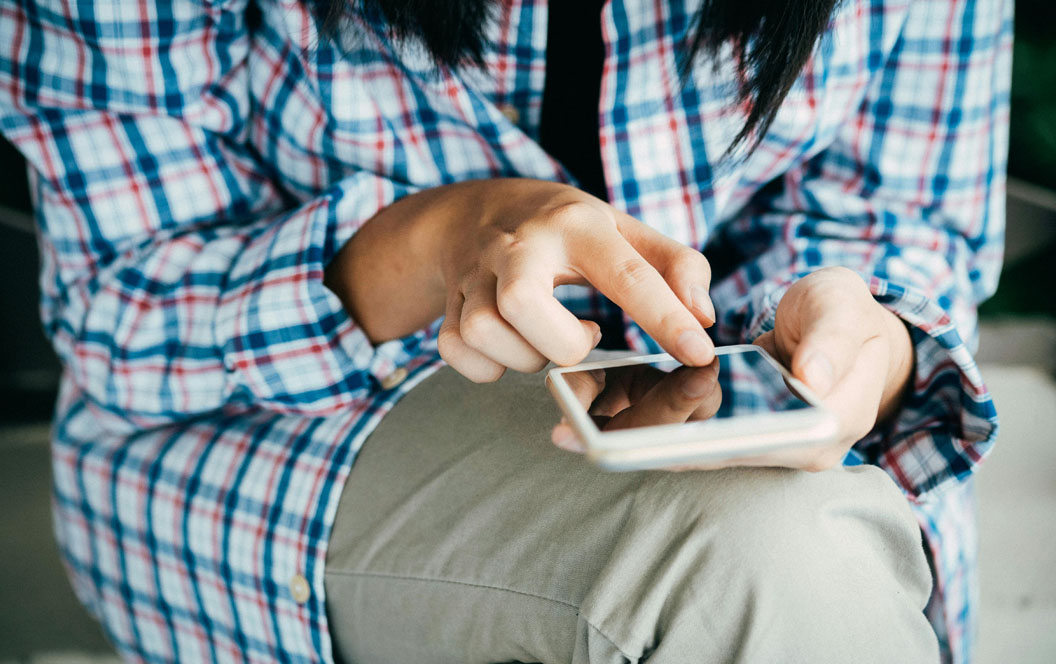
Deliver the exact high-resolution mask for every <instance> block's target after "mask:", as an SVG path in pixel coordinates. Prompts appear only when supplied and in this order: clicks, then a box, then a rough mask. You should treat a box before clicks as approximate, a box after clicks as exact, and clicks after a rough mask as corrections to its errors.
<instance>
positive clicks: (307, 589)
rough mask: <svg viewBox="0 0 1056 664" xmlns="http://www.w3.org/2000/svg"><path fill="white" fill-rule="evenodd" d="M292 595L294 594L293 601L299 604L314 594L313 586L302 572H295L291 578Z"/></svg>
mask: <svg viewBox="0 0 1056 664" xmlns="http://www.w3.org/2000/svg"><path fill="white" fill-rule="evenodd" d="M290 595H292V596H293V601H295V602H297V603H298V604H304V603H305V602H307V601H308V598H309V597H311V596H312V587H311V586H309V585H308V579H306V578H304V577H303V576H301V575H300V574H295V575H294V576H293V578H292V579H290Z"/></svg>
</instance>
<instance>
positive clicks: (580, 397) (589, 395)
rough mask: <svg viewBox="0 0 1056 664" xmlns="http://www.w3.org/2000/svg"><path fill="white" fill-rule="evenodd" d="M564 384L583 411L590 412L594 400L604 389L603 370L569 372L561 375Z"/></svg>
mask: <svg viewBox="0 0 1056 664" xmlns="http://www.w3.org/2000/svg"><path fill="white" fill-rule="evenodd" d="M563 376H564V378H565V383H566V384H567V385H568V387H569V388H570V389H571V390H572V394H573V395H575V397H576V401H578V402H579V405H580V406H582V407H583V410H590V405H591V404H592V403H594V399H596V398H597V396H598V394H600V393H601V391H602V390H604V389H605V370H604V369H594V370H593V371H570V372H567V373H565V374H563Z"/></svg>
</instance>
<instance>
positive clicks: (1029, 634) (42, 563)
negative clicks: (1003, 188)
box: [0, 0, 1056, 664]
mask: <svg viewBox="0 0 1056 664" xmlns="http://www.w3.org/2000/svg"><path fill="white" fill-rule="evenodd" d="M1054 25H1056V3H1051V2H1050V1H1049V0H1019V2H1018V3H1017V16H1016V46H1015V65H1014V74H1013V94H1012V96H1013V105H1012V131H1011V152H1010V156H1009V168H1010V176H1011V180H1010V183H1009V187H1008V236H1007V243H1006V253H1005V268H1004V272H1003V273H1002V278H1001V284H1000V287H999V289H998V292H997V294H996V295H995V296H994V297H993V298H992V299H991V300H990V301H988V302H987V303H986V304H984V305H983V307H982V310H981V314H982V337H981V344H980V349H979V352H978V359H979V361H980V363H981V365H982V370H983V376H984V377H985V378H986V381H987V384H988V385H989V387H990V389H991V390H992V392H993V394H994V397H995V399H996V401H997V408H998V412H999V413H1000V415H1001V421H1002V430H1001V438H1000V442H999V444H998V445H997V447H996V449H995V452H994V453H993V455H992V456H991V457H990V458H989V459H988V460H987V462H986V463H985V464H984V466H983V468H982V469H981V471H980V473H979V475H978V483H979V491H980V504H981V553H980V556H981V565H982V591H983V604H982V627H981V633H980V649H979V659H978V661H979V662H981V663H982V664H997V663H1004V662H1017V663H1020V664H1028V663H1033V662H1037V663H1044V664H1051V663H1052V662H1056V629H1054V628H1056V577H1054V575H1053V574H1052V570H1054V569H1056V444H1054V443H1056V39H1054V37H1056V33H1054V31H1053V26H1054ZM0 173H3V174H5V175H4V176H3V177H0V284H3V287H2V288H0V311H2V312H3V316H2V319H3V321H4V324H3V325H0V561H3V564H2V565H0V598H3V601H2V602H0V664H14V663H15V662H19V663H30V662H32V663H33V664H76V663H82V662H83V663H88V662H97V663H99V664H102V663H103V662H111V661H113V660H112V658H113V655H112V651H111V649H110V648H109V647H108V645H107V643H106V641H105V639H104V638H103V637H102V633H101V631H100V629H99V627H98V626H97V625H96V624H95V623H94V622H93V621H92V620H91V619H90V618H89V617H88V616H87V614H86V613H85V612H84V611H83V610H82V609H81V607H80V606H79V605H78V604H77V602H76V600H75V599H74V597H73V593H72V591H71V590H70V588H69V585H68V584H67V581H66V577H65V574H64V572H63V570H62V567H61V564H60V562H59V558H58V553H57V551H56V547H55V544H54V543H53V541H52V536H51V516H50V513H49V492H50V481H51V480H50V471H49V461H48V443H47V437H48V418H49V415H50V412H51V408H52V404H53V402H54V399H55V389H56V385H57V381H58V376H59V366H58V363H57V362H56V360H55V358H54V356H53V354H52V352H51V349H50V347H49V346H48V344H47V342H46V341H45V340H44V337H43V334H42V331H41V326H40V323H39V318H38V313H37V299H38V290H37V283H36V279H37V247H36V240H35V237H34V235H33V225H32V220H31V212H30V202H29V195H28V193H27V184H26V179H25V171H24V166H23V165H22V162H21V159H20V158H19V156H18V154H17V152H15V150H14V149H13V148H12V147H11V146H10V145H9V144H7V143H6V142H3V143H0Z"/></svg>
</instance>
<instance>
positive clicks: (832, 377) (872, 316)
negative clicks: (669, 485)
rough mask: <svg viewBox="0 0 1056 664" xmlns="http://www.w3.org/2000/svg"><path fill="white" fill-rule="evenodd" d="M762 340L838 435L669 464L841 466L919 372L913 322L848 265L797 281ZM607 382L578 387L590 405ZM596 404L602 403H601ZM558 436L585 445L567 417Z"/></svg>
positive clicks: (574, 447) (563, 443)
mask: <svg viewBox="0 0 1056 664" xmlns="http://www.w3.org/2000/svg"><path fill="white" fill-rule="evenodd" d="M755 343H756V344H758V345H759V346H762V347H763V348H764V349H765V350H766V351H767V352H769V353H770V354H771V355H772V356H773V357H774V358H776V359H777V360H778V361H780V362H781V363H782V364H784V365H785V366H786V367H787V368H788V369H789V371H791V372H792V374H793V375H794V376H795V377H796V378H799V379H800V380H802V381H803V382H804V383H806V384H807V385H808V386H809V387H810V388H811V389H812V390H813V391H814V392H815V394H816V395H817V396H818V397H819V398H820V399H821V401H822V403H823V404H824V405H825V406H826V407H827V408H828V409H829V410H830V411H832V412H833V413H834V414H835V415H836V417H837V419H838V421H839V435H838V437H837V439H836V440H835V441H834V442H833V443H831V444H830V445H827V446H822V447H811V448H805V449H797V450H786V451H781V452H774V453H771V454H764V455H761V456H755V457H749V458H742V459H733V460H728V461H723V462H720V463H715V464H699V465H692V466H679V467H677V468H669V469H668V470H712V469H717V468H725V467H732V466H783V467H788V468H799V469H803V470H810V471H820V470H825V469H828V468H832V467H834V466H837V465H839V464H840V463H841V462H842V461H843V458H844V456H846V454H847V452H848V450H850V448H851V446H852V445H854V443H856V442H857V441H858V440H860V439H861V438H863V437H864V436H865V435H866V434H868V433H869V432H870V431H871V430H872V429H873V427H874V426H875V425H876V422H877V421H878V420H881V421H882V420H884V419H887V418H888V417H890V416H891V415H892V414H893V413H894V412H895V411H896V410H897V409H898V407H899V402H900V400H901V397H902V395H903V393H904V392H905V390H906V388H907V386H908V384H909V380H910V376H911V375H912V371H913V346H912V343H911V341H910V338H909V331H908V330H907V329H906V326H905V324H903V323H902V321H901V320H900V319H899V318H898V317H897V316H895V315H894V314H892V313H891V312H889V311H888V310H887V309H885V308H884V307H883V306H881V305H880V304H878V303H877V302H876V300H874V299H873V297H872V295H871V294H870V292H869V289H868V287H867V286H866V284H865V282H864V281H862V279H861V277H859V276H858V275H857V274H856V273H854V272H852V271H850V270H847V269H844V268H825V269H822V270H818V271H817V272H814V273H812V274H810V275H808V276H806V277H804V278H803V279H800V280H799V281H798V282H796V283H795V284H793V285H792V287H791V288H789V289H788V291H787V292H786V293H785V295H784V297H783V298H782V299H781V302H780V303H779V304H778V309H777V318H776V320H775V323H774V330H773V331H771V332H767V333H766V334H763V335H762V336H760V337H759V338H758V339H756V342H755ZM603 388H604V389H605V391H608V388H607V387H606V386H605V385H604V383H600V384H599V385H598V386H596V387H594V388H593V391H592V390H591V386H590V385H588V384H584V385H581V386H579V388H578V389H574V390H573V391H574V392H576V394H577V396H580V400H581V402H582V403H584V407H588V406H589V405H590V404H591V403H594V395H595V394H598V393H599V392H602V389H603ZM599 401H601V399H599ZM715 407H716V408H718V405H717V404H716V406H715ZM593 408H594V409H597V408H598V406H597V404H596V403H595V404H594V406H593ZM592 412H593V410H592ZM551 438H552V440H553V442H554V444H556V445H558V446H559V447H562V448H564V449H568V450H570V451H575V452H582V451H584V450H583V445H582V443H581V442H580V441H579V440H578V438H577V437H576V436H575V434H574V432H573V430H572V428H571V427H570V426H569V425H568V424H567V423H566V422H565V421H564V420H562V422H561V423H560V424H558V425H557V426H555V427H554V429H553V431H552V433H551Z"/></svg>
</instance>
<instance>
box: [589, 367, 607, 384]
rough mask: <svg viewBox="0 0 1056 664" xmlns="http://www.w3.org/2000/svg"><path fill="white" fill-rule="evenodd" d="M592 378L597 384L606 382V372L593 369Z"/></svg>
mask: <svg viewBox="0 0 1056 664" xmlns="http://www.w3.org/2000/svg"><path fill="white" fill-rule="evenodd" d="M590 377H591V378H593V379H594V382H596V383H604V382H605V370H604V369H592V370H591V371H590Z"/></svg>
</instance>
